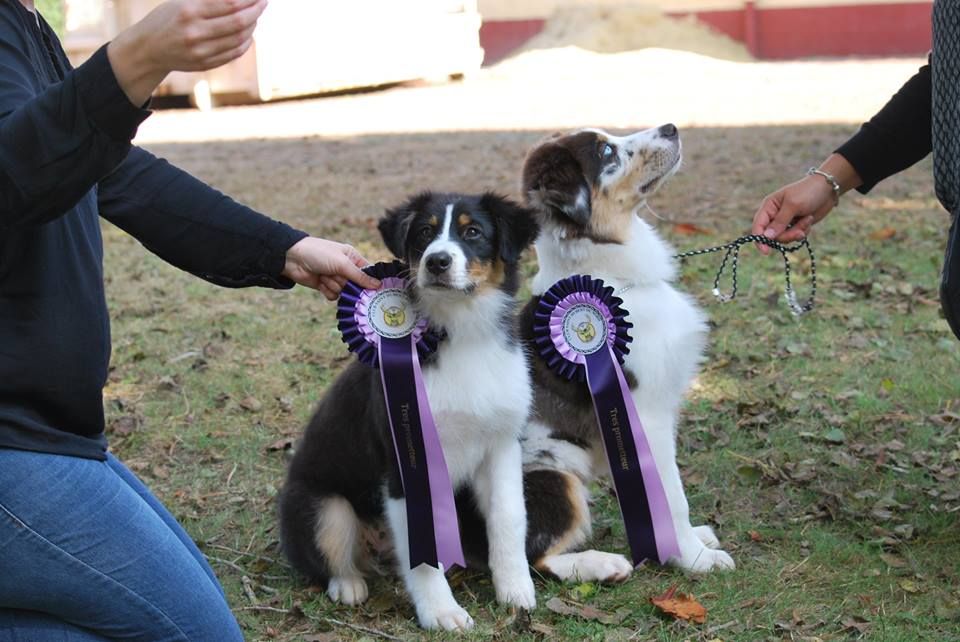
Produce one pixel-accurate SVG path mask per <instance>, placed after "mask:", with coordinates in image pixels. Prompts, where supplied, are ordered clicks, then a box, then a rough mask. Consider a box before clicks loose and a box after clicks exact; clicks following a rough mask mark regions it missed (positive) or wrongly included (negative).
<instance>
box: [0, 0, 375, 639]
mask: <svg viewBox="0 0 960 642" xmlns="http://www.w3.org/2000/svg"><path fill="white" fill-rule="evenodd" d="M265 6H266V0H172V1H170V2H166V3H164V4H162V5H160V6H159V7H157V8H156V9H155V10H154V11H153V12H151V13H150V14H149V15H148V16H147V17H146V18H144V20H142V21H141V22H139V23H137V24H136V25H134V26H132V27H131V28H129V29H127V30H125V31H123V32H122V33H120V34H119V35H118V36H117V37H116V38H115V39H114V40H113V41H112V42H111V43H109V44H108V45H106V46H104V47H103V48H101V49H100V50H99V51H97V52H96V53H95V54H94V55H93V56H92V57H91V58H90V59H89V60H88V61H87V62H85V63H83V64H82V65H80V66H79V67H77V68H76V69H73V68H71V66H70V63H69V62H68V60H67V57H66V55H65V54H64V52H63V49H62V48H61V46H60V43H59V41H58V40H57V37H56V35H55V34H54V32H53V31H52V30H51V29H50V27H49V25H48V24H47V23H46V22H45V21H44V20H43V19H42V17H41V16H39V14H37V13H36V12H35V9H34V6H33V0H0V639H2V640H10V639H12V640H20V639H27V640H47V639H58V640H59V639H65V638H66V639H71V640H73V639H78V640H104V639H114V638H122V639H125V640H127V639H131V640H134V639H136V640H151V641H156V640H168V639H169V640H203V641H204V642H208V641H213V640H239V639H242V634H241V633H240V630H239V627H238V626H237V623H236V621H235V619H234V618H233V616H232V614H231V612H230V609H229V607H228V606H227V604H226V600H225V598H224V596H223V591H222V589H221V588H220V585H219V583H218V582H217V580H216V578H215V577H214V575H213V572H212V570H211V569H210V567H209V565H208V564H207V562H206V560H205V559H204V558H203V555H202V554H201V553H200V551H199V550H198V549H197V548H196V546H195V545H194V544H193V542H192V541H191V540H190V538H189V537H188V536H187V535H186V533H185V532H184V531H183V529H182V528H181V527H180V526H179V525H178V524H177V523H176V520H174V518H173V517H172V516H170V514H169V513H168V512H167V511H166V509H164V508H163V506H162V505H161V504H160V502H159V501H157V500H156V498H154V497H153V496H152V495H151V494H150V492H149V490H147V489H146V487H144V486H143V484H142V483H141V482H140V481H139V480H137V479H136V478H135V477H134V476H133V475H132V474H131V473H130V472H129V471H128V470H127V469H126V468H125V467H124V466H123V464H122V463H120V462H119V461H117V459H116V458H115V457H114V456H113V455H112V454H110V453H109V452H108V450H107V441H106V438H105V437H104V412H103V398H102V388H103V386H104V384H105V382H106V376H107V366H108V361H109V355H110V333H109V320H108V316H107V307H106V302H105V297H104V285H103V271H102V257H103V246H102V240H101V235H100V218H103V219H106V220H107V221H109V222H111V223H113V224H114V225H117V226H118V227H120V228H122V229H124V230H125V231H127V232H128V233H129V234H131V235H132V236H134V237H135V238H137V239H138V240H139V241H140V242H141V243H142V244H143V245H144V247H146V248H147V249H148V250H150V251H151V252H154V253H155V254H157V255H158V256H160V257H161V258H163V259H164V260H166V261H168V262H169V263H171V264H173V265H175V266H177V267H179V268H181V269H183V270H186V271H188V272H190V273H192V274H195V275H196V276H198V277H200V278H202V279H205V280H207V281H210V282H211V283H215V284H217V285H221V286H226V287H247V286H264V287H272V288H291V287H293V286H294V284H296V283H299V284H302V285H305V286H308V287H313V288H316V289H318V290H319V291H320V292H321V293H322V294H323V295H325V296H326V297H327V298H328V299H331V300H332V299H335V298H336V296H337V294H338V293H339V291H340V289H341V287H342V285H343V284H344V283H345V281H346V279H347V278H349V279H352V280H355V281H357V282H360V283H361V284H363V285H365V286H367V287H376V286H377V285H378V284H377V283H376V282H375V281H374V280H372V279H370V277H368V276H367V275H365V274H364V273H363V272H362V271H361V270H360V268H361V267H362V266H363V265H365V264H366V261H365V260H364V259H363V258H362V257H361V256H360V255H359V254H358V253H357V252H356V250H354V249H353V248H352V247H350V246H348V245H344V244H340V243H335V242H332V241H327V240H323V239H319V238H313V237H309V236H308V235H307V234H305V233H304V232H301V231H298V230H295V229H292V228H290V227H288V226H287V225H284V224H283V223H279V222H277V221H274V220H272V219H270V218H267V217H266V216H263V215H261V214H258V213H257V212H254V211H253V210H251V209H249V208H247V207H244V206H243V205H240V204H239V203H237V202H235V201H233V200H232V199H230V198H228V197H227V196H225V195H223V194H221V193H219V192H217V191H215V190H214V189H212V188H210V187H209V186H207V185H205V184H204V183H202V182H200V181H198V180H197V179H195V178H193V177H191V176H190V175H188V174H186V173H185V172H183V171H181V170H179V169H177V168H176V167H174V166H172V165H170V164H169V163H167V162H166V161H164V160H162V159H159V158H157V157H155V156H153V155H151V154H150V153H148V152H146V151H144V150H142V149H139V148H137V147H134V146H132V144H131V140H132V139H133V137H134V135H135V133H136V130H137V127H138V125H139V124H140V123H141V122H142V121H143V120H144V119H145V118H146V117H147V116H148V115H149V112H148V111H147V110H146V109H145V107H144V106H145V105H146V103H147V101H148V100H149V97H150V94H151V93H152V92H153V90H154V89H155V88H156V87H157V86H158V85H159V83H160V82H162V80H163V79H164V78H165V77H166V75H167V73H169V72H170V71H173V70H185V71H190V70H202V69H210V68H213V67H216V66H218V65H220V64H223V63H225V62H228V61H230V60H233V59H234V58H236V57H238V56H239V55H241V54H242V53H243V52H244V51H245V50H246V49H247V48H248V47H249V46H250V44H251V41H252V33H253V29H254V27H255V25H256V22H257V19H258V17H259V16H260V14H261V12H262V11H263V10H264V8H265Z"/></svg>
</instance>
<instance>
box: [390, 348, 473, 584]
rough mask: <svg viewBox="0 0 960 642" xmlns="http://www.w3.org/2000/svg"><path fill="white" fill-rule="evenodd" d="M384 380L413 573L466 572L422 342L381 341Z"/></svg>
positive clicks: (451, 488)
mask: <svg viewBox="0 0 960 642" xmlns="http://www.w3.org/2000/svg"><path fill="white" fill-rule="evenodd" d="M379 358H380V376H381V381H382V383H383V392H384V396H385V398H386V401H387V414H388V417H389V421H390V432H391V435H392V437H393V444H394V450H395V452H396V455H397V465H398V467H399V471H400V480H401V482H402V484H403V493H404V499H405V504H406V510H407V539H408V544H409V550H410V568H416V567H417V566H420V565H421V564H429V565H430V566H433V567H438V564H443V569H444V570H445V571H446V570H448V569H449V568H450V567H451V566H453V565H455V564H458V565H460V566H464V567H465V566H466V563H465V562H464V557H463V551H462V550H461V546H460V530H459V524H458V521H457V510H456V505H455V502H454V496H453V487H452V486H451V483H450V475H449V473H448V471H447V464H446V460H445V459H444V456H443V450H442V448H441V445H440V436H439V435H438V434H437V426H436V423H435V422H434V420H433V415H432V414H431V412H430V404H429V401H428V399H427V395H426V389H425V387H424V382H423V373H422V372H421V370H420V359H419V357H418V355H417V339H416V338H415V337H414V336H413V335H410V336H408V337H404V338H399V339H388V338H385V337H383V338H381V340H380V354H379Z"/></svg>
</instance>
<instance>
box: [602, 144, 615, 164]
mask: <svg viewBox="0 0 960 642" xmlns="http://www.w3.org/2000/svg"><path fill="white" fill-rule="evenodd" d="M611 156H613V145H611V144H609V143H606V144H605V145H604V146H603V148H602V149H601V150H600V158H601V159H603V160H608V159H609V158H610V157H611Z"/></svg>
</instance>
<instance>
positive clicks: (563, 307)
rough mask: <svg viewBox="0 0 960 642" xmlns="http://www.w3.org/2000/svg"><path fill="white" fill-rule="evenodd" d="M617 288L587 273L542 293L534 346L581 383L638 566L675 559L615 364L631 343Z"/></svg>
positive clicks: (655, 477)
mask: <svg viewBox="0 0 960 642" xmlns="http://www.w3.org/2000/svg"><path fill="white" fill-rule="evenodd" d="M622 304H623V301H622V300H621V299H619V298H618V297H616V296H614V290H613V288H611V287H608V286H606V285H605V284H604V283H603V281H602V280H600V279H594V278H591V277H590V275H576V276H571V277H568V278H566V279H562V280H560V281H558V282H557V283H555V284H554V285H553V286H552V287H551V288H550V289H549V290H547V291H546V292H544V293H543V295H541V297H540V301H539V303H538V304H537V309H536V311H535V313H534V327H533V331H534V341H535V343H536V346H537V351H538V353H539V355H540V357H541V358H543V359H544V361H546V363H547V365H548V366H549V367H550V368H551V369H552V370H553V371H554V372H556V373H557V374H558V375H559V376H561V377H563V378H565V379H568V380H570V381H578V382H581V383H586V384H587V387H588V389H589V390H590V397H591V399H592V400H593V407H594V411H595V415H596V418H597V425H598V427H599V429H600V435H601V437H602V440H601V441H602V443H603V447H604V451H605V452H606V455H607V461H608V463H609V464H610V473H611V477H612V478H613V484H614V487H615V488H616V491H617V501H618V503H619V504H620V514H621V516H622V517H623V523H624V528H625V530H626V534H627V540H628V542H629V543H630V551H631V554H632V558H633V563H634V564H635V565H637V564H640V563H642V562H643V561H644V560H647V559H650V560H656V561H658V562H660V563H661V564H665V563H666V562H667V560H669V559H670V558H671V557H677V556H679V554H680V545H679V543H678V541H677V535H676V531H675V529H674V526H673V517H672V514H671V512H670V505H669V503H668V501H667V495H666V492H665V491H664V489H663V481H662V480H661V478H660V474H659V472H658V471H657V466H656V462H655V461H654V458H653V453H652V452H651V450H650V445H649V443H648V440H647V437H646V434H645V433H644V430H643V424H642V423H641V422H640V417H639V415H638V414H637V408H636V405H635V404H634V402H633V395H632V394H631V393H630V388H629V386H628V385H627V380H626V377H625V376H624V374H623V370H622V368H621V367H620V366H621V364H622V363H623V360H624V357H625V355H626V354H628V353H629V351H630V350H629V347H628V344H629V343H630V342H631V341H632V340H633V338H632V337H631V336H630V332H629V330H630V328H632V327H633V324H631V323H630V322H629V321H628V320H627V317H628V315H629V313H628V312H627V311H626V310H624V309H623V308H622V307H621V305H622Z"/></svg>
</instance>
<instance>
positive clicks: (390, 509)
mask: <svg viewBox="0 0 960 642" xmlns="http://www.w3.org/2000/svg"><path fill="white" fill-rule="evenodd" d="M385 503H386V509H387V510H386V513H387V522H388V524H389V526H390V532H391V534H392V535H393V541H394V546H395V549H396V556H397V565H398V569H397V570H398V572H399V573H400V576H401V577H403V584H404V586H406V588H407V593H409V594H410V599H411V600H412V601H413V606H414V607H415V608H416V610H417V619H418V620H419V621H420V626H422V627H423V628H425V629H444V630H446V631H457V630H466V629H469V628H471V627H473V618H471V617H470V614H469V613H467V612H466V611H465V610H463V608H461V607H460V605H459V604H457V601H456V600H455V599H454V597H453V592H452V591H451V590H450V585H449V584H448V583H447V578H446V577H444V575H443V571H442V570H438V569H435V568H433V567H432V566H430V565H428V564H421V565H420V566H418V567H417V568H414V569H411V568H410V545H409V540H408V537H407V505H406V500H405V499H404V498H402V497H400V498H391V497H386V498H385Z"/></svg>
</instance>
